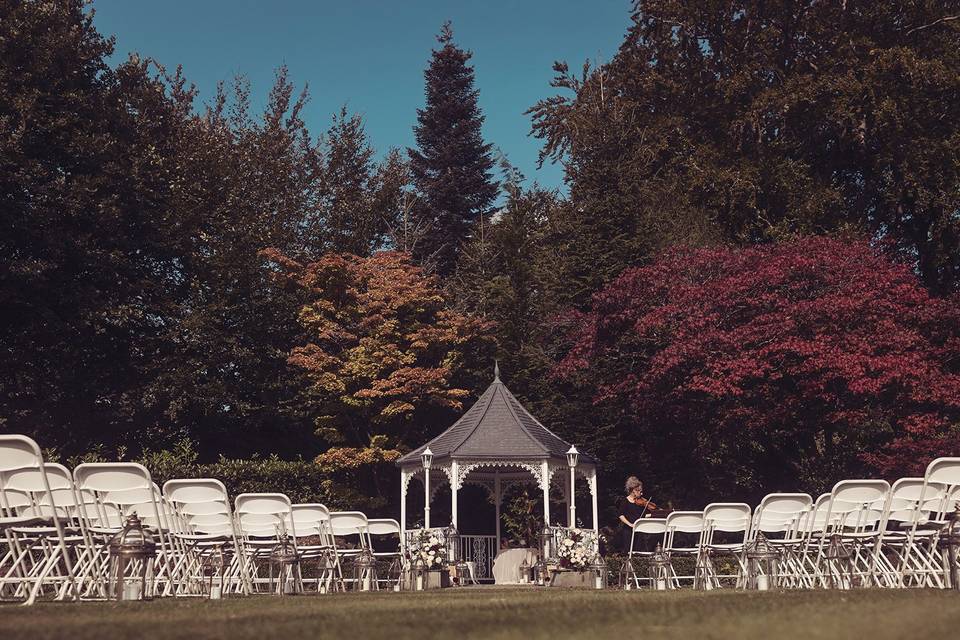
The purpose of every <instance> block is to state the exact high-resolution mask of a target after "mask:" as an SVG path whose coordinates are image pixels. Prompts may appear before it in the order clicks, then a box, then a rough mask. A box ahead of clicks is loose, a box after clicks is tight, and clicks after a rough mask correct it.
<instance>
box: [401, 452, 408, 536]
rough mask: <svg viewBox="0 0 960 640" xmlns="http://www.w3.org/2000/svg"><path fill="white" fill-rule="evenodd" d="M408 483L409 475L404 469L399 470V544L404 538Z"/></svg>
mask: <svg viewBox="0 0 960 640" xmlns="http://www.w3.org/2000/svg"><path fill="white" fill-rule="evenodd" d="M409 483H410V475H409V474H408V473H407V472H406V470H404V469H400V543H401V544H402V543H403V541H404V539H405V538H406V536H404V535H403V533H404V531H406V530H407V485H408V484H409Z"/></svg>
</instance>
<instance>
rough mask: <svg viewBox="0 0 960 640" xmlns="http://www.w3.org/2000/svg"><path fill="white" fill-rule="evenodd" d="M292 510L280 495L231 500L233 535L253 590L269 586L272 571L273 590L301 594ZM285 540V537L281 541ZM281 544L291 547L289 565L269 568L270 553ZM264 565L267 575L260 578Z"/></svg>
mask: <svg viewBox="0 0 960 640" xmlns="http://www.w3.org/2000/svg"><path fill="white" fill-rule="evenodd" d="M292 511H293V507H292V505H291V504H290V498H288V497H287V496H286V495H284V494H282V493H241V494H240V495H238V496H237V497H236V498H235V499H234V506H233V512H234V518H235V520H236V522H237V533H238V534H239V535H240V536H241V537H242V538H243V549H244V551H245V558H244V559H245V561H246V562H247V571H248V573H249V575H250V579H251V583H252V585H253V587H254V588H256V587H257V585H263V584H269V583H270V581H271V579H273V578H274V576H273V572H274V571H275V570H276V573H277V575H276V577H275V581H276V586H275V588H276V589H277V590H280V589H282V590H284V591H285V592H287V591H290V592H294V593H300V592H302V591H303V581H302V576H301V573H300V555H299V550H298V549H297V531H296V522H295V521H293V519H292V518H291V512H292ZM285 537H288V538H287V539H286V540H285ZM284 541H286V542H289V543H290V544H291V545H292V548H293V554H294V557H293V561H292V564H288V565H285V566H281V567H272V566H270V555H271V551H272V550H273V549H274V548H275V547H276V545H278V544H280V543H281V542H284ZM264 563H267V568H266V573H267V576H264V575H263V573H264V568H263V566H262V565H263V564H264Z"/></svg>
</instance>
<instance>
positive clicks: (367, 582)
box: [353, 549, 377, 591]
mask: <svg viewBox="0 0 960 640" xmlns="http://www.w3.org/2000/svg"><path fill="white" fill-rule="evenodd" d="M353 584H354V585H356V586H355V588H356V589H359V590H360V591H370V590H372V589H376V588H377V558H376V556H374V555H373V551H371V550H370V549H363V550H362V551H361V552H360V553H359V554H358V555H357V556H356V557H355V558H354V560H353Z"/></svg>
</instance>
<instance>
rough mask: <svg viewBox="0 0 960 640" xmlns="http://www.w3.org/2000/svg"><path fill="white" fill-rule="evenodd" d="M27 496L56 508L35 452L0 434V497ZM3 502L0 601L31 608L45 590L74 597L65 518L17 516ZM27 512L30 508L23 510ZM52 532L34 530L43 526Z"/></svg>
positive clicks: (25, 442)
mask: <svg viewBox="0 0 960 640" xmlns="http://www.w3.org/2000/svg"><path fill="white" fill-rule="evenodd" d="M18 493H19V494H22V495H26V496H28V497H29V498H30V501H31V503H33V505H36V503H37V502H38V499H39V498H41V497H42V498H45V499H46V500H47V504H48V505H55V502H54V500H53V495H52V487H51V485H50V479H49V478H48V477H47V470H46V467H45V464H44V460H43V454H42V453H41V451H40V447H39V446H37V443H36V442H34V441H33V440H32V439H31V438H28V437H26V436H22V435H12V434H3V435H0V495H3V496H4V499H6V498H7V496H10V498H11V499H14V498H13V496H15V495H16V494H18ZM17 508H18V507H13V506H11V505H10V503H9V502H8V503H7V505H6V506H5V508H4V511H5V515H3V516H2V517H0V529H2V532H3V536H4V540H5V544H6V548H5V553H4V554H3V557H4V559H5V561H6V562H8V563H9V564H7V565H6V566H5V567H4V568H3V569H2V571H3V573H2V575H0V596H4V597H12V598H14V599H16V600H19V601H21V602H22V603H24V604H28V605H29V604H33V602H34V601H35V600H36V598H37V597H38V595H39V594H40V593H41V591H42V590H43V589H44V588H50V589H53V590H54V591H55V592H56V593H57V594H58V597H66V595H67V594H71V595H73V596H76V594H77V590H76V585H75V584H74V567H73V559H72V557H71V556H72V553H71V551H70V550H69V549H68V546H67V532H66V528H65V523H64V519H63V518H61V517H57V516H58V514H57V513H56V508H55V507H54V509H53V511H52V513H49V514H48V515H49V517H40V518H38V517H37V515H36V514H30V515H19V514H15V513H14V512H13V511H14V509H17ZM25 508H29V507H25ZM46 521H49V522H50V524H51V525H52V526H51V527H46V526H43V527H36V526H35V525H37V524H38V522H39V523H40V524H43V525H46Z"/></svg>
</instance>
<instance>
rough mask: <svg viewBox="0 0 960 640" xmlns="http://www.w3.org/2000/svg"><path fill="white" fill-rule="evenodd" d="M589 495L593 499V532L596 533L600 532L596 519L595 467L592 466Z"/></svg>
mask: <svg viewBox="0 0 960 640" xmlns="http://www.w3.org/2000/svg"><path fill="white" fill-rule="evenodd" d="M590 497H591V498H592V500H593V532H594V533H596V534H599V533H600V527H599V526H598V523H597V520H598V515H597V468H596V467H593V468H592V469H591V470H590Z"/></svg>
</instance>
